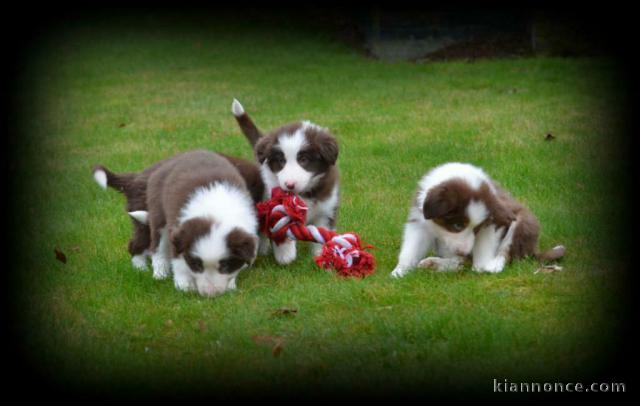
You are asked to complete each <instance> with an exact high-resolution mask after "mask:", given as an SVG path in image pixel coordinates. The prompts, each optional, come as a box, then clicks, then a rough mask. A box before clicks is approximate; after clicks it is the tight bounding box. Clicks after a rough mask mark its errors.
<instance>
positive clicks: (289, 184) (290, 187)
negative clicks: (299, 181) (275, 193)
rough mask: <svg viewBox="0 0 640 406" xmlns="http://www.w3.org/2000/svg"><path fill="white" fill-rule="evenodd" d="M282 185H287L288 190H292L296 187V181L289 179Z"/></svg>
mask: <svg viewBox="0 0 640 406" xmlns="http://www.w3.org/2000/svg"><path fill="white" fill-rule="evenodd" d="M284 185H285V186H286V187H287V189H289V190H293V189H295V188H296V182H291V181H286V182H284Z"/></svg>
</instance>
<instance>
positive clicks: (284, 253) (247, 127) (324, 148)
mask: <svg viewBox="0 0 640 406" xmlns="http://www.w3.org/2000/svg"><path fill="white" fill-rule="evenodd" d="M231 111H232V113H233V115H234V116H235V117H236V120H237V121H238V124H239V125H240V128H241V130H242V132H243V133H244V135H245V136H246V137H247V139H248V140H249V142H250V143H251V145H252V146H253V147H254V152H255V155H256V159H257V161H258V163H259V164H260V173H261V175H262V180H263V181H264V186H265V196H264V198H265V199H269V198H270V197H271V190H272V189H273V188H274V187H276V186H279V187H280V188H282V189H283V190H286V191H290V192H294V193H296V194H298V195H299V196H300V197H302V199H303V200H304V201H305V203H306V204H307V207H308V208H309V209H308V212H307V224H313V225H316V226H319V227H325V228H329V229H332V230H334V229H335V223H336V216H337V212H338V203H339V172H338V168H337V166H336V161H337V159H338V143H337V142H336V139H335V137H334V136H333V135H331V134H330V133H329V131H328V130H327V129H325V128H322V127H319V126H317V125H315V124H313V123H311V122H309V121H301V122H294V123H290V124H287V125H285V126H283V127H280V128H278V129H277V130H275V131H273V132H271V133H270V134H268V135H263V134H262V133H261V132H260V130H259V129H258V128H257V127H256V126H255V124H254V123H253V121H252V120H251V118H249V115H248V114H247V113H246V112H245V111H244V108H243V107H242V105H241V104H240V102H238V101H237V100H235V99H234V100H233V104H232V105H231ZM314 245H315V247H314V254H318V253H319V251H320V250H321V248H322V247H321V245H320V244H314ZM268 246H269V245H268V242H266V241H264V240H263V241H261V252H262V253H264V248H267V249H268ZM263 247H264V248H263ZM273 250H274V255H275V258H276V261H277V262H278V263H280V264H288V263H291V262H292V261H293V260H295V258H296V244H295V241H291V240H287V241H286V242H284V243H283V244H280V245H275V244H274V245H273Z"/></svg>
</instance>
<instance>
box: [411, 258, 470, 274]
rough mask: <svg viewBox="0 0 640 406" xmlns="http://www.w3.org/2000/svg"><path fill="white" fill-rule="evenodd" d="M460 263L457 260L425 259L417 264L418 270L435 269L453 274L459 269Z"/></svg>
mask: <svg viewBox="0 0 640 406" xmlns="http://www.w3.org/2000/svg"><path fill="white" fill-rule="evenodd" d="M460 266H461V261H460V260H459V259H458V258H440V257H427V258H425V259H423V260H422V261H420V262H418V267H419V268H427V269H435V270H436V271H440V272H455V271H457V270H458V269H460Z"/></svg>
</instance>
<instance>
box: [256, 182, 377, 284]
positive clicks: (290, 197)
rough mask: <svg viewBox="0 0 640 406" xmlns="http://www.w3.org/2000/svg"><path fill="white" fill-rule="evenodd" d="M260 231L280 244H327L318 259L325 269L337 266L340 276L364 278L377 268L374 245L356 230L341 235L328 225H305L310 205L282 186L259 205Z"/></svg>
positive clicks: (274, 189) (273, 190)
mask: <svg viewBox="0 0 640 406" xmlns="http://www.w3.org/2000/svg"><path fill="white" fill-rule="evenodd" d="M256 208H257V209H258V219H259V221H260V231H261V232H262V233H263V234H264V235H266V236H267V237H269V238H270V239H271V240H273V242H275V243H276V244H277V245H279V244H282V243H283V242H284V241H285V240H286V239H287V238H288V239H291V240H299V241H310V242H317V243H320V244H323V246H322V252H321V253H320V255H318V256H316V257H315V258H314V260H315V262H316V264H318V266H319V267H321V268H323V269H335V270H336V272H337V274H338V275H340V276H345V277H346V276H355V277H359V278H364V277H365V276H367V275H369V274H372V273H373V272H374V270H375V266H376V264H375V259H374V257H373V254H371V253H370V252H367V251H365V250H366V249H370V248H373V247H372V246H371V245H367V246H362V242H361V241H360V237H359V236H358V235H357V234H356V233H352V232H349V233H344V234H338V233H336V232H335V231H332V230H329V229H327V228H324V227H316V226H313V225H308V226H307V225H305V221H306V217H307V210H308V208H307V205H306V203H305V202H304V200H302V199H301V198H300V197H298V196H296V195H295V194H294V193H292V192H287V191H284V190H282V189H281V188H279V187H275V188H273V189H272V190H271V199H269V200H267V201H264V202H260V203H258V204H257V205H256Z"/></svg>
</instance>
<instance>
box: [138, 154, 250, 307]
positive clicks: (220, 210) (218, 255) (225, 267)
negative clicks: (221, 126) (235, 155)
mask: <svg viewBox="0 0 640 406" xmlns="http://www.w3.org/2000/svg"><path fill="white" fill-rule="evenodd" d="M147 208H148V222H149V231H150V236H151V241H150V245H149V248H150V250H151V253H152V256H151V260H152V265H153V271H154V277H156V278H163V277H166V276H169V273H170V271H171V270H173V277H174V284H175V286H176V288H178V289H179V290H184V291H189V290H197V291H198V292H199V293H200V294H201V295H204V296H215V295H218V294H221V293H224V292H225V291H226V290H227V289H235V287H236V282H235V280H236V276H237V275H238V273H239V272H240V271H241V270H242V269H244V268H246V267H247V266H249V265H250V264H252V263H253V261H254V260H255V256H256V251H257V245H258V237H257V230H258V224H257V219H256V213H255V207H254V202H253V200H252V198H251V195H250V193H249V190H248V189H247V186H246V182H245V180H244V179H243V177H242V176H241V175H240V173H239V172H238V170H237V169H236V168H235V167H234V166H233V165H232V164H231V163H230V162H229V161H228V160H227V159H225V158H224V157H222V156H221V155H219V154H215V153H213V152H209V151H192V152H187V153H184V154H180V155H178V156H176V157H175V158H174V159H172V160H170V161H167V162H166V164H164V165H161V166H160V167H159V168H157V170H155V171H154V172H153V173H152V174H151V175H150V176H149V180H148V183H147Z"/></svg>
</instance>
